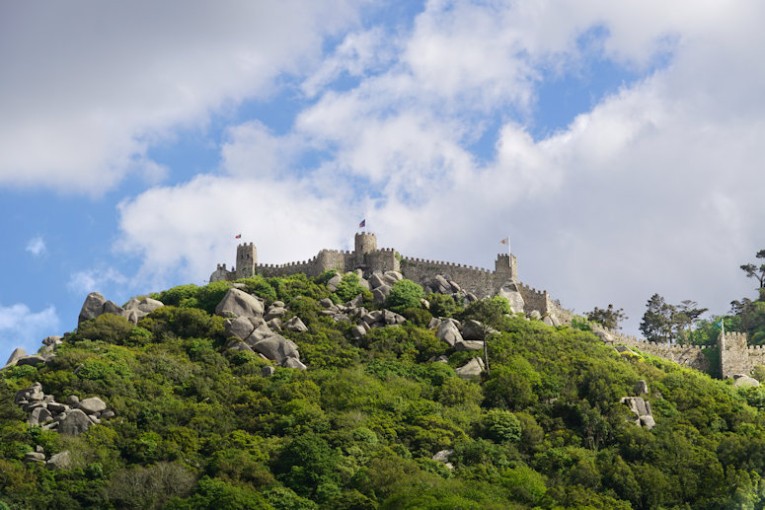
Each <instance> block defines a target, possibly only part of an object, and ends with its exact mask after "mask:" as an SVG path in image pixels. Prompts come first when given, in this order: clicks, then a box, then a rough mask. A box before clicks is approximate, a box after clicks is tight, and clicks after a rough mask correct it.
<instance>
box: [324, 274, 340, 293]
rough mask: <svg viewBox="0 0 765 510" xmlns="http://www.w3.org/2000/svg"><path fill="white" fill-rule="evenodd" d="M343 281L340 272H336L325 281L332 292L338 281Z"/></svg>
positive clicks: (338, 283) (335, 288)
mask: <svg viewBox="0 0 765 510" xmlns="http://www.w3.org/2000/svg"><path fill="white" fill-rule="evenodd" d="M341 281H343V276H342V275H340V274H336V275H335V276H333V277H332V278H330V279H329V281H328V282H327V288H328V289H329V290H331V291H332V292H335V291H336V290H337V286H338V285H340V282H341Z"/></svg>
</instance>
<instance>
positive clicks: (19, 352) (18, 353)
mask: <svg viewBox="0 0 765 510" xmlns="http://www.w3.org/2000/svg"><path fill="white" fill-rule="evenodd" d="M26 355H27V351H25V350H24V348H23V347H16V349H14V350H13V352H12V353H11V356H10V357H9V358H8V361H7V362H6V363H5V366H6V367H12V366H13V365H15V364H16V362H17V361H18V360H20V359H21V358H23V357H24V356H26Z"/></svg>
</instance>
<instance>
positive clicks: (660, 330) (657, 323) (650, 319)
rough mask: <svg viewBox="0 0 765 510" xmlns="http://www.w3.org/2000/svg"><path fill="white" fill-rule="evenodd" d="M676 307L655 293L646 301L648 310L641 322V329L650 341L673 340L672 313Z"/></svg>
mask: <svg viewBox="0 0 765 510" xmlns="http://www.w3.org/2000/svg"><path fill="white" fill-rule="evenodd" d="M674 312H675V307H674V306H672V305H670V304H668V303H667V302H666V301H664V298H663V297H661V296H660V295H659V294H654V295H653V296H651V297H650V298H649V299H648V303H646V311H645V313H644V314H643V320H642V321H641V322H640V331H641V332H642V333H643V334H644V335H645V338H646V340H648V341H649V342H667V343H668V342H670V341H671V340H672V333H673V329H672V315H673V314H674Z"/></svg>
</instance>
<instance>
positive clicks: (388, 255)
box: [210, 232, 571, 322]
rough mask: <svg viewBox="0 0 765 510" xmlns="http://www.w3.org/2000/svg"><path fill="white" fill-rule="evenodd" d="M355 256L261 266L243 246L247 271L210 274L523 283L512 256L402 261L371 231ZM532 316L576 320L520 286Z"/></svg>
mask: <svg viewBox="0 0 765 510" xmlns="http://www.w3.org/2000/svg"><path fill="white" fill-rule="evenodd" d="M354 247H355V249H354V251H352V252H351V251H338V250H321V251H320V252H319V253H318V254H317V255H316V256H315V257H313V258H312V259H309V260H306V261H302V262H290V263H287V264H259V263H258V262H257V251H256V249H255V246H254V245H253V243H244V244H241V245H239V246H238V247H237V263H238V264H240V266H241V267H236V268H232V269H231V270H227V269H226V266H225V264H223V265H221V264H218V267H217V269H216V270H215V271H214V272H213V273H212V274H211V275H210V281H211V282H213V281H219V280H235V279H237V278H243V277H247V276H251V275H253V274H259V275H262V276H265V277H275V276H289V275H293V274H296V273H304V274H306V275H307V276H311V277H316V276H319V275H320V274H322V273H324V272H325V271H329V270H336V271H338V272H340V273H344V272H347V271H354V270H361V271H363V273H364V275H365V276H370V275H371V274H372V273H373V272H377V271H379V272H385V271H399V272H401V273H402V274H403V275H404V276H405V277H406V278H409V279H410V280H413V281H415V282H418V283H421V284H422V283H425V282H426V281H428V280H431V279H432V278H433V277H434V276H436V275H443V276H444V277H445V278H446V279H447V280H450V281H453V282H455V283H457V284H458V285H459V286H460V288H462V289H463V290H465V291H466V292H470V293H472V294H475V295H476V296H478V297H489V296H494V295H496V294H497V293H498V292H499V290H500V289H501V288H502V286H503V285H505V284H506V283H507V282H515V283H517V276H518V266H517V260H516V258H515V256H514V255H512V254H499V255H498V256H497V259H496V261H495V263H494V271H491V270H488V269H484V268H480V267H474V266H468V265H464V264H455V263H453V262H444V261H436V260H425V259H419V258H411V257H401V255H399V254H398V252H397V251H396V250H394V249H392V248H382V249H378V248H377V238H376V237H375V235H374V234H373V233H370V232H359V233H357V234H356V237H355V239H354ZM518 289H519V292H520V293H521V295H522V296H523V299H524V303H525V307H524V310H525V311H526V312H527V313H528V312H531V311H539V312H540V313H541V314H542V315H543V316H545V315H548V314H550V313H555V314H556V316H557V318H558V319H559V321H561V322H567V321H569V320H570V317H571V313H570V312H568V311H567V310H564V309H563V307H561V306H560V303H559V302H557V301H553V300H552V299H550V296H549V295H548V294H547V292H546V291H538V290H536V289H532V288H531V287H528V286H526V285H522V284H519V285H518Z"/></svg>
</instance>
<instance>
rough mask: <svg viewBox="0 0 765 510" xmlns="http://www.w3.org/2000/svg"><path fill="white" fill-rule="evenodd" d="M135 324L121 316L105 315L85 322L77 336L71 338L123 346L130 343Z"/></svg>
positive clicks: (79, 328)
mask: <svg viewBox="0 0 765 510" xmlns="http://www.w3.org/2000/svg"><path fill="white" fill-rule="evenodd" d="M133 328H134V326H133V324H131V323H130V321H128V320H127V319H126V318H125V317H122V316H121V315H114V314H112V313H104V314H101V315H99V316H98V317H96V318H95V319H91V320H88V321H85V322H83V323H82V324H80V325H79V326H78V327H77V334H76V335H74V336H72V337H70V339H71V340H72V341H77V340H103V341H104V342H108V343H112V344H118V345H123V344H125V343H129V342H128V339H130V334H131V333H132V332H133Z"/></svg>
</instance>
